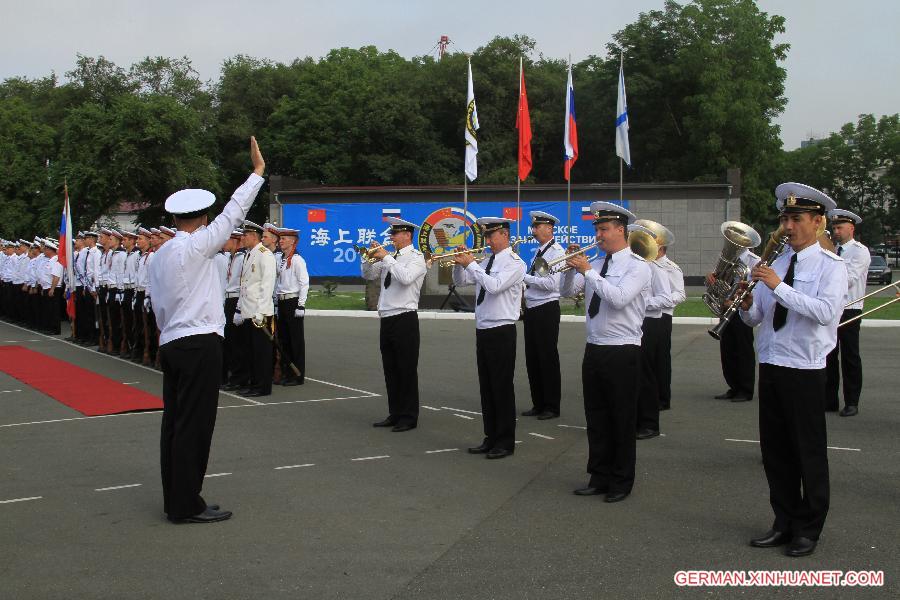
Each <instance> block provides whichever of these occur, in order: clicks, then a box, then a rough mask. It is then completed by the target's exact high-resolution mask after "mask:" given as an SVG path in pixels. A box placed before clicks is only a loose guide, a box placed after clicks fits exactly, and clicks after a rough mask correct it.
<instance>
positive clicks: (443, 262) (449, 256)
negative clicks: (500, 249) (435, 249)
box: [426, 246, 490, 267]
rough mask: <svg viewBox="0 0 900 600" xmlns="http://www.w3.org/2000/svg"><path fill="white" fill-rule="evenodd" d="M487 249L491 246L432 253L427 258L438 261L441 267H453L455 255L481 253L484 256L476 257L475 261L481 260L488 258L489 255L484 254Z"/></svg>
mask: <svg viewBox="0 0 900 600" xmlns="http://www.w3.org/2000/svg"><path fill="white" fill-rule="evenodd" d="M485 250H490V248H488V247H487V246H481V247H480V248H466V249H465V250H456V251H454V252H447V253H445V254H430V255H428V256H427V257H426V260H428V261H431V262H432V263H435V262H436V263H437V264H438V265H439V266H441V267H451V266H453V257H455V256H460V255H462V254H481V255H482V256H476V257H475V262H481V261H483V260H484V259H485V258H487V256H485V255H484V251H485Z"/></svg>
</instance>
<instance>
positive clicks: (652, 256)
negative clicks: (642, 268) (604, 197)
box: [628, 223, 659, 262]
mask: <svg viewBox="0 0 900 600" xmlns="http://www.w3.org/2000/svg"><path fill="white" fill-rule="evenodd" d="M628 247H629V248H630V249H631V251H632V252H634V253H635V254H637V255H638V256H640V257H641V258H643V259H644V260H646V261H647V262H653V261H654V260H656V256H657V255H658V254H659V244H657V242H656V233H655V232H654V231H653V230H652V229H650V228H649V227H647V226H645V225H638V224H637V223H634V224H632V225H629V226H628Z"/></svg>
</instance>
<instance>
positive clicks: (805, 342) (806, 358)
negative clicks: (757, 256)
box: [741, 244, 847, 369]
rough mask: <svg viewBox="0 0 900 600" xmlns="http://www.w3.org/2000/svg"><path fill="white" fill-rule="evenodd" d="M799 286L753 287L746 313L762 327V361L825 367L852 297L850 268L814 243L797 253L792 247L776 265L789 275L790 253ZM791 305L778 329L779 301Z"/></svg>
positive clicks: (759, 341) (747, 318) (759, 349)
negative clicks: (775, 323)
mask: <svg viewBox="0 0 900 600" xmlns="http://www.w3.org/2000/svg"><path fill="white" fill-rule="evenodd" d="M794 254H796V255H797V263H796V264H795V265H794V284H793V286H789V285H788V284H786V283H785V282H784V281H782V282H781V283H779V284H778V285H777V286H776V287H775V289H774V290H770V289H769V288H768V287H767V286H766V285H765V284H764V283H761V282H760V283H759V284H757V285H756V287H754V288H753V304H752V305H751V306H750V310H749V311H743V310H742V311H741V318H742V319H743V320H744V322H745V323H746V324H747V325H750V326H751V327H755V326H757V325H760V327H759V328H758V329H757V333H756V351H757V354H758V355H759V362H760V363H767V364H770V365H777V366H781V367H792V368H794V369H824V368H825V358H826V357H827V356H828V353H829V352H831V350H832V349H833V348H834V347H835V345H836V344H837V325H838V322H839V321H840V319H841V313H842V312H843V306H844V298H845V297H846V295H847V269H846V268H845V267H844V265H843V262H844V261H843V260H842V259H841V258H840V257H839V256H838V255H836V254H834V253H832V252H829V251H828V250H825V249H823V248H822V247H821V246H819V244H812V245H811V246H809V247H807V248H804V249H803V250H801V251H800V252H798V253H795V252H794V250H793V249H792V248H788V249H787V250H786V251H785V252H784V253H783V254H781V255H780V256H779V257H778V258H776V259H775V262H774V263H773V264H772V269H774V270H775V273H777V274H778V276H779V277H780V278H781V279H784V276H785V274H786V273H787V270H788V267H789V266H790V261H791V257H792V256H794ZM776 304H781V305H782V306H784V307H786V308H787V309H788V312H787V320H786V321H785V323H784V326H783V327H782V328H781V329H780V330H778V331H775V330H774V328H773V327H772V319H773V318H774V316H775V305H776Z"/></svg>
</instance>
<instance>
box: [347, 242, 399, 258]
mask: <svg viewBox="0 0 900 600" xmlns="http://www.w3.org/2000/svg"><path fill="white" fill-rule="evenodd" d="M389 246H393V244H385V245H382V244H378V245H377V246H375V247H369V246H357V245H354V246H353V249H354V250H356V252H357V254H359V255H360V256H362V258H363V260H364V261H366V262H368V263H374V262H378V259H377V258H375V257H374V256H372V254H374V252H375V251H376V250H379V249H384V250H387V249H388V247H389Z"/></svg>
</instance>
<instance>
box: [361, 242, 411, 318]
mask: <svg viewBox="0 0 900 600" xmlns="http://www.w3.org/2000/svg"><path fill="white" fill-rule="evenodd" d="M375 264H376V265H379V271H378V272H379V273H380V277H381V293H380V294H379V296H378V316H379V317H394V316H396V315H399V314H402V313H405V312H410V311H415V310H418V309H419V295H420V294H421V293H422V281H424V279H425V272H426V271H427V268H426V267H425V257H424V256H423V255H422V253H421V252H419V251H418V250H416V249H415V248H413V246H412V244H410V245H409V246H404V247H403V248H401V249H400V250H398V251H397V252H395V253H393V254H388V255H387V256H385V257H384V258H383V259H381V261H379V262H377V263H375ZM363 270H365V266H364V267H363ZM388 273H390V274H391V285H390V286H388V287H387V288H385V287H384V280H385V279H386V278H387V275H388Z"/></svg>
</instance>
